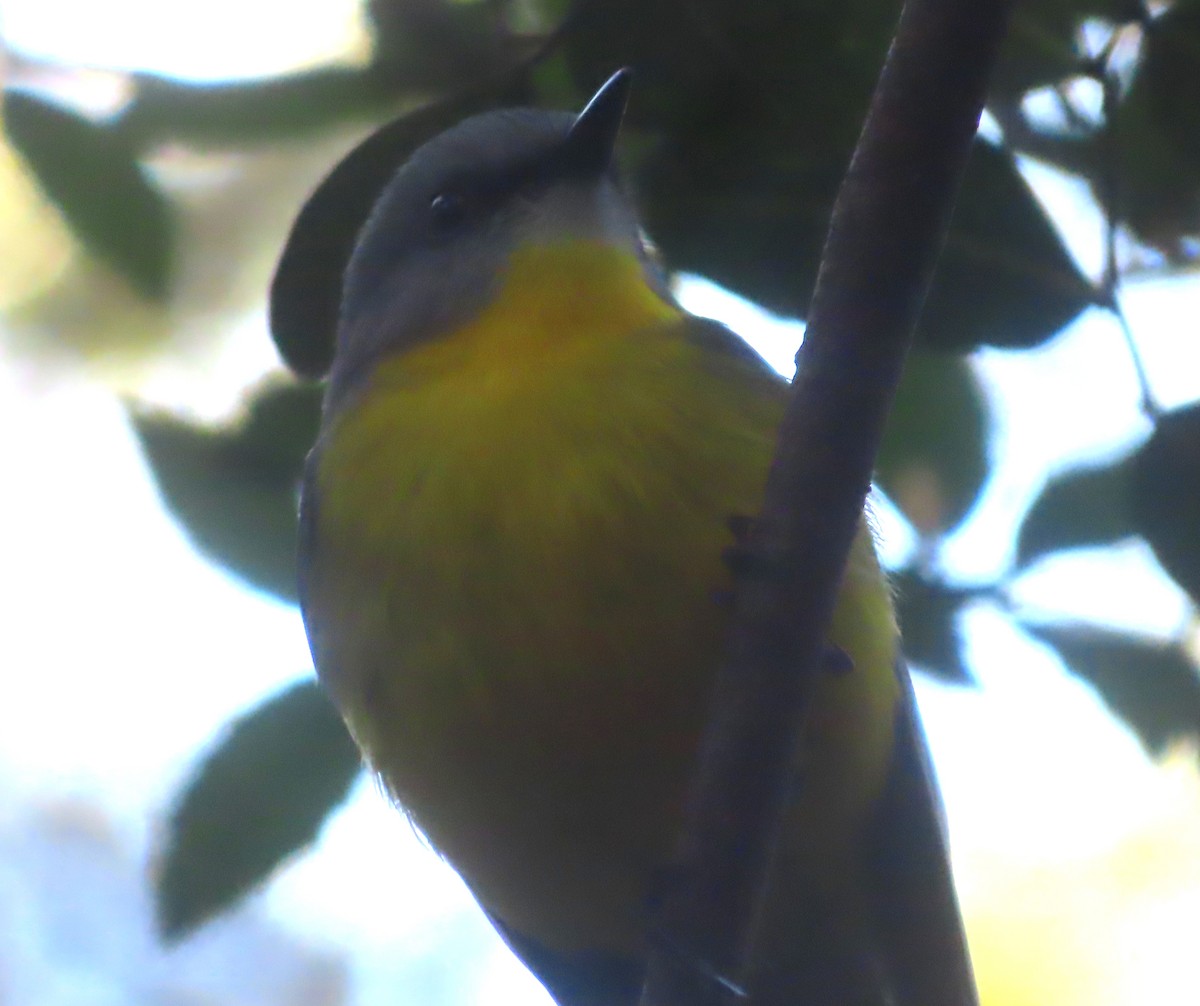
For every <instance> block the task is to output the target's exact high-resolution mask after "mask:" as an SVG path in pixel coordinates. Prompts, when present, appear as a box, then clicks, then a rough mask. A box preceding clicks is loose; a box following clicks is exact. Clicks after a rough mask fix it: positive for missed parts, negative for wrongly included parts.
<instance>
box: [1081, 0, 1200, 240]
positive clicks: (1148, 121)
mask: <svg viewBox="0 0 1200 1006" xmlns="http://www.w3.org/2000/svg"><path fill="white" fill-rule="evenodd" d="M1144 45H1145V47H1144V50H1143V58H1142V62H1141V65H1140V66H1139V69H1138V73H1137V75H1136V76H1135V77H1134V78H1133V84H1132V86H1131V87H1130V89H1129V92H1128V93H1127V94H1126V95H1125V96H1124V97H1123V98H1122V100H1121V102H1120V104H1119V105H1118V106H1117V110H1116V114H1115V116H1114V119H1113V143H1112V144H1111V146H1110V147H1109V148H1107V149H1106V151H1105V152H1106V153H1107V154H1108V163H1109V168H1108V174H1114V173H1115V182H1116V190H1117V191H1116V206H1115V207H1114V209H1115V212H1116V215H1117V218H1118V220H1120V221H1123V222H1127V223H1128V224H1129V225H1130V226H1131V227H1132V229H1133V230H1134V232H1135V234H1136V235H1137V237H1138V238H1139V239H1140V240H1141V241H1143V242H1145V243H1146V244H1149V245H1151V246H1153V247H1154V248H1156V249H1158V250H1159V251H1161V252H1162V253H1163V254H1164V255H1166V256H1167V257H1168V258H1170V259H1172V260H1176V261H1189V260H1191V259H1193V258H1194V257H1195V251H1194V248H1193V247H1191V242H1190V240H1189V239H1194V238H1195V237H1196V236H1197V235H1200V138H1198V137H1197V131H1200V108H1198V107H1197V105H1196V104H1195V102H1196V101H1197V100H1200V97H1198V95H1200V92H1198V90H1197V88H1198V86H1200V85H1198V83H1197V82H1198V81H1200V8H1198V7H1197V5H1196V4H1195V3H1179V4H1176V5H1175V6H1174V7H1173V8H1172V9H1171V10H1170V11H1167V12H1165V13H1164V14H1163V15H1162V16H1161V17H1159V18H1156V19H1155V20H1154V21H1153V22H1152V23H1151V25H1150V26H1149V27H1148V28H1147V30H1146V35H1145V40H1144ZM1092 187H1093V189H1094V190H1095V192H1096V196H1097V199H1098V200H1099V201H1100V202H1101V203H1102V204H1105V203H1107V202H1110V201H1111V198H1110V193H1109V192H1108V191H1107V189H1108V188H1109V181H1108V179H1107V178H1106V177H1104V175H1101V176H1100V177H1098V178H1095V179H1092Z"/></svg>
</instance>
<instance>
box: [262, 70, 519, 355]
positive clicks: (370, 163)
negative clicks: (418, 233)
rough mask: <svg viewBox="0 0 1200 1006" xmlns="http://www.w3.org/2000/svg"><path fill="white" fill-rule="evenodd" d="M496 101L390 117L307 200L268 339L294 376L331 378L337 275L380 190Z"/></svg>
mask: <svg viewBox="0 0 1200 1006" xmlns="http://www.w3.org/2000/svg"><path fill="white" fill-rule="evenodd" d="M497 87H499V85H497ZM498 96H499V95H498V94H496V93H492V92H490V91H489V92H483V91H472V92H470V93H469V94H463V95H460V96H458V97H456V98H453V99H451V100H447V101H442V102H436V103H434V104H432V105H428V106H426V107H424V108H421V109H418V110H417V111H415V112H411V113H409V114H408V115H404V116H401V117H400V118H398V119H395V120H394V121H392V122H390V123H388V124H387V125H385V126H382V127H381V128H379V129H377V130H375V132H373V133H371V135H370V136H368V137H367V138H366V139H365V140H363V141H362V142H361V143H360V144H359V145H358V146H356V147H355V148H354V149H353V150H351V151H350V152H349V153H348V154H347V155H346V156H345V157H344V158H343V159H342V160H341V161H340V162H339V163H338V164H337V165H336V166H335V167H334V168H333V170H332V171H331V172H330V173H329V174H328V175H327V176H326V177H325V180H324V181H322V182H321V184H320V185H319V186H317V188H316V190H315V191H314V192H313V194H312V195H311V196H309V198H308V200H307V202H305V204H304V206H303V207H302V208H301V210H300V213H299V215H298V216H297V217H296V220H295V222H294V223H293V224H292V229H291V232H290V233H289V234H288V239H287V243H286V244H285V245H284V248H283V253H282V254H281V256H280V258H279V265H278V266H276V268H275V277H274V279H273V280H272V281H271V292H270V323H271V336H272V338H273V339H274V340H275V346H276V348H277V349H278V350H279V355H280V356H282V357H283V360H284V362H285V363H286V364H287V365H288V366H289V367H291V368H292V370H294V371H295V372H296V373H297V374H299V375H301V376H302V377H309V378H320V377H324V376H325V375H326V374H327V373H328V372H329V366H330V364H331V363H332V361H333V341H334V334H335V333H336V331H337V322H338V314H339V311H340V308H341V299H342V274H343V273H344V272H345V269H346V264H347V263H348V262H349V261H350V255H351V253H352V252H353V251H354V245H355V243H356V242H357V240H358V232H359V231H360V230H361V229H362V225H363V224H364V223H365V222H366V219H367V216H368V214H369V213H370V212H371V208H372V207H373V206H374V205H375V201H376V200H377V199H378V198H379V195H380V193H381V192H382V191H383V188H384V186H385V185H386V184H387V183H388V181H389V180H390V179H391V177H392V175H393V174H395V172H396V170H397V169H398V168H399V167H400V165H401V164H403V163H404V161H405V160H406V159H407V158H408V156H409V154H411V153H412V152H413V151H414V150H415V149H416V148H417V147H418V146H420V145H421V144H422V143H424V142H425V141H426V140H428V139H430V138H431V137H433V136H434V135H435V134H437V133H438V132H440V131H441V130H443V129H446V128H447V127H449V126H451V125H452V124H454V123H455V122H458V121H459V120H460V119H462V118H464V117H465V116H467V115H470V114H472V113H474V112H478V111H481V110H482V109H484V108H486V107H489V106H491V105H493V104H495V103H496V101H497V98H498Z"/></svg>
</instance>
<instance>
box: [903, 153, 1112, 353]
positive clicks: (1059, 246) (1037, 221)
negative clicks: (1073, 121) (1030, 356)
mask: <svg viewBox="0 0 1200 1006" xmlns="http://www.w3.org/2000/svg"><path fill="white" fill-rule="evenodd" d="M1094 300H1095V293H1094V291H1093V290H1092V287H1091V285H1090V284H1089V282H1088V280H1087V279H1086V278H1085V277H1084V276H1083V274H1082V273H1080V271H1079V267H1078V266H1077V265H1076V264H1075V261H1074V259H1072V258H1071V255H1070V253H1069V252H1068V251H1067V250H1066V248H1065V247H1064V245H1063V243H1062V240H1061V239H1060V238H1059V236H1058V232H1057V231H1056V230H1055V229H1054V226H1053V225H1052V224H1051V223H1050V221H1049V219H1047V217H1046V214H1045V212H1044V211H1043V210H1042V208H1041V206H1040V205H1039V204H1038V202H1037V200H1036V199H1035V198H1034V197H1033V194H1032V193H1031V192H1030V191H1029V186H1028V185H1026V183H1025V180H1024V179H1023V178H1022V177H1021V175H1020V172H1018V171H1017V168H1016V164H1015V163H1014V161H1013V159H1012V157H1011V156H1010V155H1009V154H1007V153H1006V152H1004V151H1003V150H1001V149H999V148H998V147H994V146H992V145H991V144H988V143H982V142H977V143H976V144H975V146H974V148H973V149H972V152H971V159H970V161H969V162H968V164H967V172H966V175H965V176H964V177H963V185H962V190H961V192H960V193H959V197H958V203H957V204H956V206H955V209H954V216H953V217H952V219H951V222H950V231H949V233H948V235H947V237H946V247H945V249H944V250H943V252H942V257H941V259H940V260H939V262H938V266H937V270H936V271H935V272H934V276H933V285H932V286H931V287H930V290H929V297H928V299H927V300H926V302H925V309H924V312H923V313H922V316H921V322H920V325H919V326H918V330H917V338H918V340H919V341H920V342H921V343H924V344H925V345H928V346H935V347H938V348H942V349H957V350H967V349H972V348H974V347H975V346H978V345H980V344H987V345H991V346H1006V347H1019V348H1025V347H1029V346H1036V345H1038V344H1039V343H1041V342H1044V341H1045V340H1046V339H1048V338H1049V337H1050V336H1051V335H1053V334H1054V333H1055V332H1057V331H1058V330H1059V329H1061V328H1062V327H1063V326H1064V325H1066V324H1067V322H1069V321H1071V319H1073V318H1074V317H1075V316H1076V315H1077V314H1079V312H1080V311H1082V310H1083V309H1084V308H1086V307H1088V306H1089V305H1090V304H1092V303H1093V302H1094Z"/></svg>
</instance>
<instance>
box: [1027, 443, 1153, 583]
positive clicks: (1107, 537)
mask: <svg viewBox="0 0 1200 1006" xmlns="http://www.w3.org/2000/svg"><path fill="white" fill-rule="evenodd" d="M1129 493H1130V467H1129V465H1128V463H1127V462H1125V461H1118V462H1116V463H1114V464H1107V465H1099V466H1095V467H1087V468H1075V469H1072V470H1070V471H1067V472H1063V473H1062V474H1060V475H1057V476H1055V477H1054V478H1053V479H1051V480H1050V481H1049V482H1047V483H1046V485H1045V486H1044V487H1043V488H1042V491H1041V493H1040V494H1039V495H1038V498H1037V499H1036V500H1034V502H1033V505H1032V506H1031V507H1030V508H1029V510H1028V512H1027V513H1026V514H1025V520H1024V521H1023V522H1022V523H1021V530H1020V532H1019V533H1018V535H1017V565H1018V566H1026V565H1029V563H1031V562H1033V561H1034V560H1036V559H1040V558H1041V557H1042V556H1043V555H1046V554H1047V553H1050V552H1057V551H1061V550H1063V549H1069V548H1083V547H1086V546H1089V545H1110V544H1112V543H1113V542H1116V541H1120V540H1121V539H1122V538H1128V537H1131V536H1132V535H1135V534H1137V533H1138V530H1137V528H1136V527H1134V524H1133V518H1132V516H1131V515H1130V512H1129Z"/></svg>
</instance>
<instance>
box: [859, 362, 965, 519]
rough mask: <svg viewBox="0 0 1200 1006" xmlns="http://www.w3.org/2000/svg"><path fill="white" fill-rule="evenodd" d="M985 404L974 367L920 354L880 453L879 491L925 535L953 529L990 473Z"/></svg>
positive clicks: (904, 383) (903, 384) (899, 396)
mask: <svg viewBox="0 0 1200 1006" xmlns="http://www.w3.org/2000/svg"><path fill="white" fill-rule="evenodd" d="M987 433H988V416H987V402H986V400H985V399H984V396H983V392H982V390H981V388H980V387H979V382H978V380H977V379H976V377H975V374H974V372H973V371H972V370H971V367H970V364H969V363H968V362H967V361H966V360H965V359H963V358H962V357H961V356H956V355H952V354H948V353H931V352H920V351H917V352H914V353H912V354H910V356H909V358H908V362H907V363H906V364H905V368H904V379H903V380H902V381H901V383H900V387H899V389H898V391H897V393H896V401H895V404H894V405H893V406H892V411H891V414H890V415H889V417H888V425H887V428H886V430H885V431H884V436H883V443H882V444H881V445H880V448H879V458H878V462H877V474H878V479H879V483H880V485H881V486H882V487H883V489H884V491H885V492H886V493H887V494H888V496H889V497H890V498H891V499H892V501H893V502H894V503H895V504H896V505H897V506H898V507H900V509H901V510H902V511H903V512H904V515H905V516H906V517H907V518H908V519H909V521H911V522H912V524H913V526H914V527H916V528H917V530H918V531H920V532H922V533H923V534H938V533H941V532H944V531H946V530H948V529H950V528H952V527H954V526H955V525H956V524H957V523H958V522H959V521H960V520H962V518H963V517H964V516H965V515H966V513H967V511H968V510H970V508H971V506H972V505H973V504H974V502H975V500H976V498H977V497H978V495H979V490H980V489H981V488H982V486H983V482H984V479H985V478H987V473H988V451H987V443H986V438H987Z"/></svg>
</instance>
